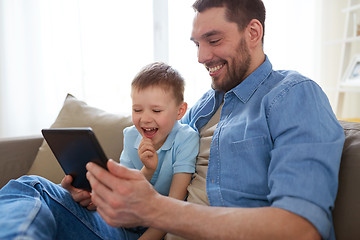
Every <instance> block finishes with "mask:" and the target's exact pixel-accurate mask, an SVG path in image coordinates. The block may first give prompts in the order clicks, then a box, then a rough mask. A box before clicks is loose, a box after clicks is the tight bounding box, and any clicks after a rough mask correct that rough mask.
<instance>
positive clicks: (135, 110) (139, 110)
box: [133, 109, 141, 113]
mask: <svg viewBox="0 0 360 240" xmlns="http://www.w3.org/2000/svg"><path fill="white" fill-rule="evenodd" d="M133 111H134V112H136V113H138V112H141V109H133Z"/></svg>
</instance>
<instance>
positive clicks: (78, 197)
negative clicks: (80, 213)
mask: <svg viewBox="0 0 360 240" xmlns="http://www.w3.org/2000/svg"><path fill="white" fill-rule="evenodd" d="M72 181H73V179H72V177H71V176H70V175H66V176H65V177H64V178H63V179H62V181H61V186H62V187H63V188H65V189H66V190H68V191H69V193H70V194H71V197H72V198H73V199H74V201H75V202H77V203H79V204H80V205H81V206H83V207H86V208H87V209H88V210H90V211H94V210H96V206H95V205H94V204H93V203H92V201H91V193H89V192H88V191H86V190H82V189H79V188H75V187H74V186H73V185H71V183H72Z"/></svg>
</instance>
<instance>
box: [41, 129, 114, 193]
mask: <svg viewBox="0 0 360 240" xmlns="http://www.w3.org/2000/svg"><path fill="white" fill-rule="evenodd" d="M41 132H42V134H43V136H44V138H45V140H46V142H47V144H48V145H49V147H50V149H51V151H52V152H53V154H54V156H55V158H56V159H57V161H58V162H59V164H60V166H61V167H62V169H63V170H64V172H65V174H66V175H71V176H72V177H73V182H72V185H73V186H74V187H76V188H80V189H84V190H87V191H91V186H90V184H89V182H88V180H87V178H86V172H87V170H86V164H87V163H88V162H90V161H91V162H95V163H96V164H98V165H100V166H101V167H103V168H104V169H107V167H106V163H107V161H108V158H107V157H106V155H105V153H104V151H103V149H102V147H101V145H100V143H99V142H98V140H97V138H96V136H95V134H94V132H93V131H92V129H91V128H90V127H86V128H48V129H42V130H41Z"/></svg>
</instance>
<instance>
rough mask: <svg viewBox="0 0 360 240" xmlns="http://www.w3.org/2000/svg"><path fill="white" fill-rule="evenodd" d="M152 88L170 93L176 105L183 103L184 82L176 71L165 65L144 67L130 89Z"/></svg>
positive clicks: (153, 64)
mask: <svg viewBox="0 0 360 240" xmlns="http://www.w3.org/2000/svg"><path fill="white" fill-rule="evenodd" d="M152 86H156V87H161V88H163V89H164V91H172V93H173V95H174V97H175V100H176V103H177V104H180V103H182V102H183V101H184V88H185V80H184V78H183V77H182V76H181V75H180V73H179V72H178V71H177V70H175V69H174V68H172V67H171V66H169V65H167V64H166V63H163V62H154V63H150V64H148V65H146V66H145V67H143V68H142V69H141V71H140V72H139V73H138V74H137V75H136V76H135V78H134V79H133V81H132V83H131V87H132V88H133V89H136V90H143V89H145V88H148V87H152Z"/></svg>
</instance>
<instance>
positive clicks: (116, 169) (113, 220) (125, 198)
mask: <svg viewBox="0 0 360 240" xmlns="http://www.w3.org/2000/svg"><path fill="white" fill-rule="evenodd" d="M107 167H108V170H109V171H106V170H105V169H103V168H101V167H99V166H97V165H96V164H93V163H88V164H87V165H86V168H87V170H88V172H87V174H86V176H87V178H88V180H89V182H90V185H91V187H92V196H91V199H92V201H93V203H94V204H95V205H96V206H97V212H98V213H99V214H100V216H101V217H102V218H103V219H104V220H105V221H106V222H107V223H108V224H109V225H111V226H113V227H134V226H147V225H148V224H149V221H148V220H146V219H149V218H150V216H152V215H153V214H155V213H157V212H156V211H154V209H153V207H154V206H156V201H157V200H156V199H157V198H158V197H161V196H160V194H158V193H157V192H156V191H155V189H154V188H153V187H152V185H151V184H150V183H149V182H148V181H147V180H146V179H145V177H144V175H143V174H142V173H141V172H140V171H138V170H134V169H128V168H126V167H124V166H120V165H119V164H117V163H116V162H114V161H113V160H109V161H108V163H107Z"/></svg>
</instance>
